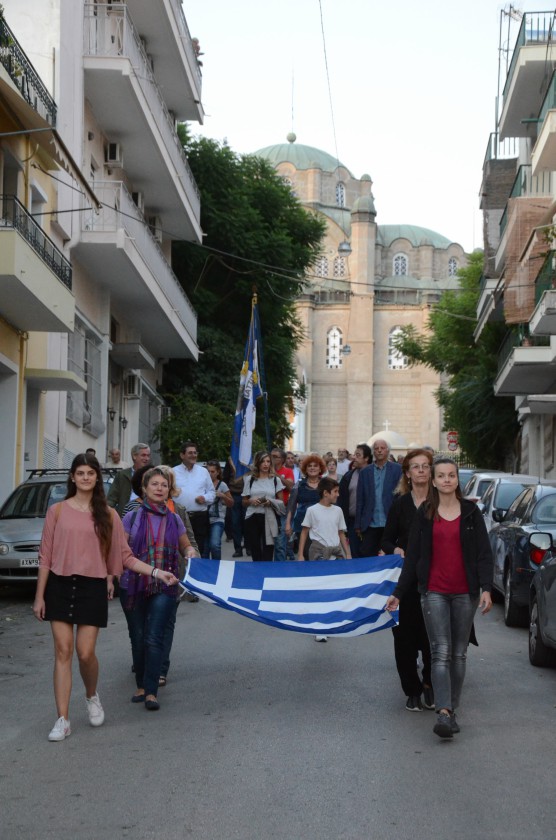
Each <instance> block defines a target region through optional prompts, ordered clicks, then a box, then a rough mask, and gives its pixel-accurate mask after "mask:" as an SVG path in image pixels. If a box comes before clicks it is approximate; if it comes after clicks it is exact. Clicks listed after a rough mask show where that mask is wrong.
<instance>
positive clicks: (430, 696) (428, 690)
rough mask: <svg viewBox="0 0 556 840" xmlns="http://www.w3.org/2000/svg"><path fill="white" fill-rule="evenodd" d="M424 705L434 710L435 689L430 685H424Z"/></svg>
mask: <svg viewBox="0 0 556 840" xmlns="http://www.w3.org/2000/svg"><path fill="white" fill-rule="evenodd" d="M423 706H424V708H425V709H431V710H432V711H434V691H433V690H432V686H430V685H424V686H423Z"/></svg>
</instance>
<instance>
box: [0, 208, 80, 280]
mask: <svg viewBox="0 0 556 840" xmlns="http://www.w3.org/2000/svg"><path fill="white" fill-rule="evenodd" d="M0 202H1V215H0V236H1V235H2V231H4V230H17V232H18V233H20V234H21V236H23V238H24V239H25V240H26V242H28V243H29V245H30V246H31V248H32V249H33V251H35V253H36V254H38V256H39V257H40V258H41V260H42V261H43V262H44V263H46V265H47V266H48V267H49V269H50V270H51V271H52V272H53V273H54V274H55V275H56V277H57V278H58V279H59V280H61V281H62V283H63V284H64V286H67V287H68V289H71V263H70V261H69V260H67V259H66V257H64V255H63V254H62V252H61V251H60V249H59V248H58V247H57V246H56V245H55V244H54V242H53V241H52V240H51V239H50V237H49V236H47V235H46V233H45V232H44V230H43V229H42V228H41V227H40V225H38V224H37V222H36V221H35V220H34V219H33V217H32V216H31V214H30V213H29V211H28V210H26V209H25V207H24V206H23V204H22V203H21V202H20V201H19V199H17V198H16V197H15V195H0Z"/></svg>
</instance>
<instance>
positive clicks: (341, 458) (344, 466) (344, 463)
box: [336, 449, 351, 478]
mask: <svg viewBox="0 0 556 840" xmlns="http://www.w3.org/2000/svg"><path fill="white" fill-rule="evenodd" d="M337 464H338V467H337V470H336V473H337V475H338V478H341V477H342V476H343V475H345V474H346V473H347V472H349V470H350V466H351V458H350V457H349V452H348V451H347V449H338V461H337Z"/></svg>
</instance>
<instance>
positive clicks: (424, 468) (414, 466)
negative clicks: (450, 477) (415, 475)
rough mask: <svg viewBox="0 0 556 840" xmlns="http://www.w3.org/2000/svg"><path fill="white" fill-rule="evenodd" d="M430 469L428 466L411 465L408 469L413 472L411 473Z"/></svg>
mask: <svg viewBox="0 0 556 840" xmlns="http://www.w3.org/2000/svg"><path fill="white" fill-rule="evenodd" d="M430 468H431V465H430V464H412V465H411V466H410V468H409V469H410V470H413V472H417V471H418V470H425V471H426V470H430Z"/></svg>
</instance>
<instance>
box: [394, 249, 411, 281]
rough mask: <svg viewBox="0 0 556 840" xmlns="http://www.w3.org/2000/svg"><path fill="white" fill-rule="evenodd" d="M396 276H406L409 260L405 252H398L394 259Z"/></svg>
mask: <svg viewBox="0 0 556 840" xmlns="http://www.w3.org/2000/svg"><path fill="white" fill-rule="evenodd" d="M393 268H394V277H406V276H407V268H408V260H407V257H406V255H405V254H396V256H395V257H394V260H393Z"/></svg>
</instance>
